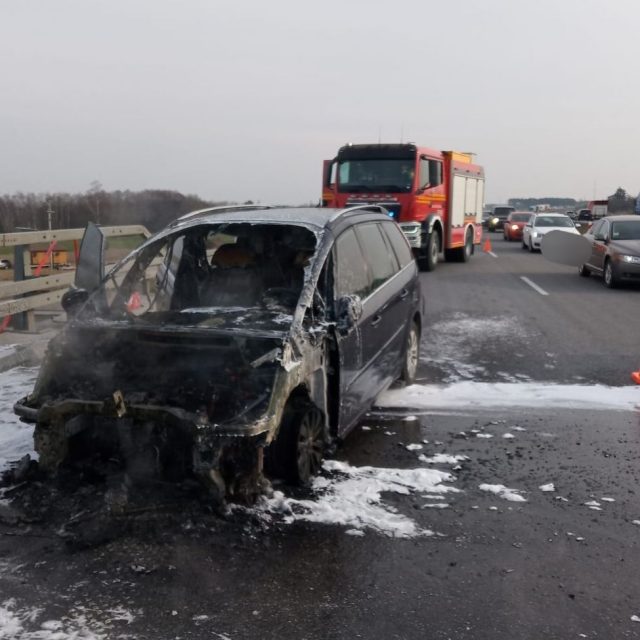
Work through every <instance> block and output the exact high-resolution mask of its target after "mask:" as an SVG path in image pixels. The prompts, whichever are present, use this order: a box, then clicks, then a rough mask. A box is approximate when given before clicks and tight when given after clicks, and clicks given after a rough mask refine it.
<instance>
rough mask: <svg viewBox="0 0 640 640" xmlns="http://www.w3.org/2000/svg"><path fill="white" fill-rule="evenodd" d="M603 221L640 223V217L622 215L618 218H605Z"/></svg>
mask: <svg viewBox="0 0 640 640" xmlns="http://www.w3.org/2000/svg"><path fill="white" fill-rule="evenodd" d="M601 219H602V220H611V221H612V222H633V221H634V220H637V221H638V222H640V216H639V215H637V214H629V213H627V214H620V215H618V216H604V217H603V218H601Z"/></svg>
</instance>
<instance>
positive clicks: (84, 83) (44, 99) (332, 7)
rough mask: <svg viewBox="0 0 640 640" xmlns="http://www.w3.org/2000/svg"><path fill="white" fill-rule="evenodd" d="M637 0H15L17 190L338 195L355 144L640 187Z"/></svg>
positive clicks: (2, 162)
mask: <svg viewBox="0 0 640 640" xmlns="http://www.w3.org/2000/svg"><path fill="white" fill-rule="evenodd" d="M639 31H640V2H637V0H528V1H527V0H478V1H476V0H458V1H457V2H446V1H443V0H437V1H433V0H386V1H384V2H381V1H378V0H322V1H317V2H304V1H302V0H271V1H257V0H256V1H252V2H242V1H241V0H231V1H226V0H105V1H100V0H55V1H53V0H0V81H1V84H0V87H1V90H0V145H1V153H0V192H2V193H11V192H14V191H18V190H22V191H37V192H42V191H85V190H86V189H88V187H89V184H90V183H91V182H92V181H93V180H98V181H100V182H101V183H102V184H103V186H104V188H105V189H107V190H111V189H142V188H162V189H177V190H179V191H182V192H185V193H195V194H198V195H200V196H202V197H205V198H210V199H216V200H234V201H243V200H247V199H252V200H259V201H261V202H273V203H287V204H300V203H305V202H315V201H317V200H318V198H319V197H320V187H321V165H322V160H323V158H330V157H333V156H334V155H335V153H336V151H337V149H338V147H339V146H341V145H342V144H344V143H346V142H354V143H361V142H377V141H378V139H380V140H381V141H382V142H398V141H400V140H401V138H403V139H404V141H412V142H415V143H417V144H420V145H424V146H429V147H434V148H438V149H457V150H461V151H472V152H474V153H476V154H477V161H478V162H479V163H480V164H482V165H483V166H484V167H485V171H486V178H487V201H488V202H499V201H504V200H506V199H507V198H509V197H515V196H532V197H542V196H567V197H576V198H587V199H590V198H592V197H593V196H594V195H596V196H597V197H606V196H607V195H609V194H611V193H612V192H613V191H614V190H615V189H616V188H617V187H618V186H622V187H623V188H625V189H627V190H628V191H629V192H631V193H633V194H634V195H635V194H636V193H637V192H638V190H640V171H639V164H640V127H639V126H638V121H639V119H640V81H639V74H638V71H639V67H640V55H639V54H640V44H639V38H638V34H639Z"/></svg>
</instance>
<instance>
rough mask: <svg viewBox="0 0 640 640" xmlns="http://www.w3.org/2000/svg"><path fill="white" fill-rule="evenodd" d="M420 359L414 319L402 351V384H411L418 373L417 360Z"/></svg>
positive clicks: (417, 330)
mask: <svg viewBox="0 0 640 640" xmlns="http://www.w3.org/2000/svg"><path fill="white" fill-rule="evenodd" d="M419 361H420V329H419V328H418V324H417V323H416V322H415V321H414V322H412V323H411V327H410V328H409V333H408V335H407V343H406V346H405V351H404V362H403V364H402V373H401V374H400V380H401V381H402V382H403V383H404V384H407V385H409V384H413V383H414V382H415V381H416V375H417V373H418V362H419Z"/></svg>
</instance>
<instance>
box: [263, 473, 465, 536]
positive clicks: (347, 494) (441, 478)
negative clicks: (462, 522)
mask: <svg viewBox="0 0 640 640" xmlns="http://www.w3.org/2000/svg"><path fill="white" fill-rule="evenodd" d="M323 467H324V469H325V471H327V472H329V473H331V475H330V476H329V477H326V476H320V477H317V478H315V479H314V481H313V484H312V489H313V491H314V493H315V494H316V497H315V498H314V499H307V500H299V499H295V498H288V497H286V496H285V495H284V494H283V493H282V492H280V491H276V492H275V493H274V495H273V497H272V498H268V499H267V498H263V499H262V501H261V502H260V503H259V504H258V506H257V507H256V508H257V509H259V510H261V511H262V512H263V513H266V514H272V515H282V516H283V519H284V521H285V522H287V523H291V522H295V521H297V520H305V521H308V522H318V523H323V524H334V525H342V526H346V527H349V529H350V530H351V531H353V530H354V529H355V530H359V531H363V530H365V529H372V530H374V531H377V532H378V533H381V534H383V535H386V536H390V537H395V538H413V537H417V536H428V535H433V532H432V531H430V530H428V529H421V528H420V527H419V526H418V525H417V524H416V522H414V521H413V520H412V519H411V518H409V517H407V516H405V515H403V514H401V513H398V511H397V510H396V509H395V508H394V507H393V506H391V505H389V504H385V503H384V502H383V500H382V494H383V493H397V494H401V495H411V494H419V495H422V494H435V495H442V494H446V493H457V492H459V491H460V490H459V489H457V488H455V487H453V486H450V485H446V484H444V483H445V482H452V481H453V480H455V476H453V475H452V474H450V473H446V472H444V471H438V470H436V469H424V468H418V469H385V468H378V467H352V466H350V465H349V464H347V463H346V462H340V461H337V460H327V461H325V462H324V464H323ZM350 535H353V533H351V534H350Z"/></svg>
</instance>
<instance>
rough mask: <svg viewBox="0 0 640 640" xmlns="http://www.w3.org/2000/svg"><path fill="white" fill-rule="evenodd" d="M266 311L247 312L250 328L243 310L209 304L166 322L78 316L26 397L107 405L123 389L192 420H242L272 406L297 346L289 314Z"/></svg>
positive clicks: (127, 399)
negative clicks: (216, 309)
mask: <svg viewBox="0 0 640 640" xmlns="http://www.w3.org/2000/svg"><path fill="white" fill-rule="evenodd" d="M243 311H244V312H245V313H246V314H249V313H252V312H251V310H243ZM256 313H257V312H256ZM263 316H264V317H263V318H262V319H258V318H256V317H253V318H251V319H250V320H248V322H250V327H251V328H247V327H246V325H244V322H243V318H242V317H241V316H239V315H238V314H228V315H227V316H225V315H224V314H222V316H212V315H211V314H208V313H202V312H198V313H177V314H176V313H173V314H171V320H172V322H171V323H168V322H167V323H164V324H163V323H158V324H156V323H153V324H152V323H148V322H146V321H145V322H135V323H132V322H129V321H110V320H104V319H94V320H92V321H89V322H87V321H83V322H74V323H71V324H70V325H68V326H67V327H66V328H65V330H64V331H63V332H62V333H61V334H60V335H59V336H58V337H57V338H55V339H54V340H52V342H51V343H50V345H49V348H48V351H47V357H46V359H45V363H44V365H43V367H42V369H41V372H40V376H39V379H38V382H37V383H36V387H35V389H34V392H33V393H32V394H31V396H29V397H28V398H27V399H26V402H25V405H26V406H27V407H31V408H32V409H35V410H40V409H42V408H43V407H44V408H45V409H51V408H53V407H55V406H61V405H65V404H66V405H69V404H71V405H75V404H78V405H82V406H85V407H87V406H89V405H90V403H96V402H97V403H101V405H100V406H101V407H102V406H105V407H108V406H110V405H111V404H113V398H114V394H117V395H119V396H121V397H122V398H123V400H124V403H125V404H126V405H130V406H136V407H155V408H165V409H166V410H167V411H170V412H171V413H173V414H174V415H184V416H190V418H189V420H193V419H194V418H193V417H194V416H198V422H200V423H203V424H204V423H207V424H209V425H216V424H217V425H224V424H229V423H238V424H239V425H240V426H241V425H242V424H243V423H246V422H247V421H250V420H255V419H256V418H257V417H258V416H259V415H260V414H261V413H263V412H264V411H265V409H266V406H267V405H268V402H269V398H270V396H271V392H272V389H273V386H274V384H275V380H276V377H277V375H278V373H279V372H281V371H284V368H285V367H284V366H283V353H285V352H286V353H287V354H288V355H289V354H290V353H291V350H290V349H289V348H287V346H288V341H287V336H288V330H289V328H290V327H289V320H290V316H288V317H286V318H285V316H284V315H282V316H281V315H279V314H273V313H272V314H270V315H269V314H264V312H263ZM243 325H244V326H243ZM99 411H103V409H99ZM78 412H79V413H80V412H82V411H81V410H80V411H78Z"/></svg>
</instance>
